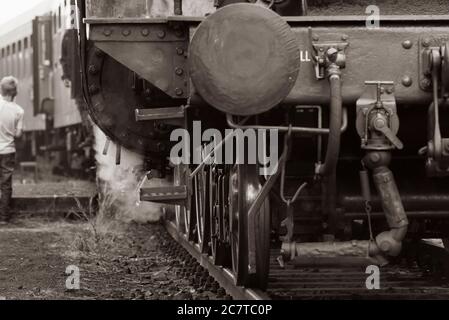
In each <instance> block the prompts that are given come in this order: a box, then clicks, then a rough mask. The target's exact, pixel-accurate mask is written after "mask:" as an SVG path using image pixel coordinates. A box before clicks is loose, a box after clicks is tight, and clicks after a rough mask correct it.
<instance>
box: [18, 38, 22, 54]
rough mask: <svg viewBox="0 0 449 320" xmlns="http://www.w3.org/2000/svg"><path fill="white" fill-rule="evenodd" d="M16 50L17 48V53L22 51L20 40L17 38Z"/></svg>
mask: <svg viewBox="0 0 449 320" xmlns="http://www.w3.org/2000/svg"><path fill="white" fill-rule="evenodd" d="M17 48H18V49H17V50H19V53H20V52H22V41H20V40H19V42H17Z"/></svg>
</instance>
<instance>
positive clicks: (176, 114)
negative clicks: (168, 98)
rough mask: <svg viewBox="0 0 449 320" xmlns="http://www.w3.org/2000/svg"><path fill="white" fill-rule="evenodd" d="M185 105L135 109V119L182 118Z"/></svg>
mask: <svg viewBox="0 0 449 320" xmlns="http://www.w3.org/2000/svg"><path fill="white" fill-rule="evenodd" d="M184 116H185V107H175V108H158V109H136V121H137V122H139V121H155V120H172V119H184Z"/></svg>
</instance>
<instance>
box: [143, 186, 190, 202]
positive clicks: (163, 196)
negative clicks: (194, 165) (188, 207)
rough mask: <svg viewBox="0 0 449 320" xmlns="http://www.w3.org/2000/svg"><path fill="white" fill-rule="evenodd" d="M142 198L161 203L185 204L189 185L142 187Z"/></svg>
mask: <svg viewBox="0 0 449 320" xmlns="http://www.w3.org/2000/svg"><path fill="white" fill-rule="evenodd" d="M140 200H141V201H146V202H155V203H161V204H172V205H183V204H184V203H185V201H186V200H187V186H169V187H159V188H142V189H141V190H140Z"/></svg>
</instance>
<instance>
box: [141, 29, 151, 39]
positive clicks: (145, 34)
mask: <svg viewBox="0 0 449 320" xmlns="http://www.w3.org/2000/svg"><path fill="white" fill-rule="evenodd" d="M141 33H142V35H143V36H144V37H148V36H149V35H150V30H149V29H147V28H144V29H142V31H141Z"/></svg>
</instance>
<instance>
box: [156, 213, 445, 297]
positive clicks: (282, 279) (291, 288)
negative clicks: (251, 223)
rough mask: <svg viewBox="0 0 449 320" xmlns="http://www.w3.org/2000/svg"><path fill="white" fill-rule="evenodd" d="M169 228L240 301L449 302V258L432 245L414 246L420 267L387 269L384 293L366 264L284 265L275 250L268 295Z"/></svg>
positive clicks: (404, 265)
mask: <svg viewBox="0 0 449 320" xmlns="http://www.w3.org/2000/svg"><path fill="white" fill-rule="evenodd" d="M164 224H165V227H166V229H167V231H168V233H169V235H170V236H171V237H172V238H173V239H174V240H175V241H176V242H177V243H178V244H179V245H181V246H182V247H183V248H184V249H185V250H186V251H187V252H188V254H189V255H190V256H192V257H193V258H194V259H195V260H196V261H197V262H198V263H199V264H200V265H201V266H202V267H203V268H204V269H206V270H207V271H208V273H209V274H210V276H212V277H213V278H214V279H215V280H216V281H217V282H218V283H219V284H220V286H221V287H222V288H224V289H225V290H226V292H227V293H228V294H229V295H230V296H232V298H233V299H235V300H334V299H341V300H349V299H359V300H387V299H401V300H406V299H407V300H410V299H445V300H446V299H449V277H448V276H447V275H448V273H447V272H448V271H447V270H448V267H449V254H448V253H447V252H446V251H445V250H444V249H442V248H439V247H435V246H433V245H429V244H426V243H420V244H419V245H418V247H417V248H414V253H413V254H415V256H416V257H417V258H418V260H419V259H420V260H421V265H420V266H418V264H417V263H416V262H415V263H410V262H407V261H405V260H404V261H401V262H399V263H398V264H395V265H392V266H388V267H384V268H381V269H380V289H373V290H368V289H367V288H366V280H367V277H368V276H369V274H367V273H366V266H344V267H343V266H320V267H318V266H317V267H311V266H308V267H303V266H295V265H293V264H286V265H284V266H281V265H280V263H279V261H278V256H279V250H277V249H272V250H271V257H270V275H269V285H268V289H267V291H266V292H264V291H260V290H252V289H245V288H243V287H237V286H235V285H234V277H233V275H232V273H231V271H230V270H227V269H224V268H222V267H219V266H216V265H214V264H213V262H212V260H211V259H210V257H208V256H207V255H204V254H200V253H199V250H198V246H197V245H196V244H194V243H192V242H189V241H187V239H186V238H185V237H184V236H182V235H179V234H178V232H177V230H176V226H175V225H174V224H173V223H172V222H170V221H165V222H164ZM437 267H439V268H437ZM443 269H445V270H443Z"/></svg>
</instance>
